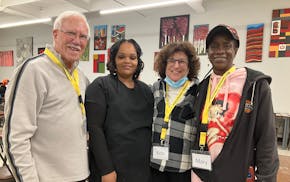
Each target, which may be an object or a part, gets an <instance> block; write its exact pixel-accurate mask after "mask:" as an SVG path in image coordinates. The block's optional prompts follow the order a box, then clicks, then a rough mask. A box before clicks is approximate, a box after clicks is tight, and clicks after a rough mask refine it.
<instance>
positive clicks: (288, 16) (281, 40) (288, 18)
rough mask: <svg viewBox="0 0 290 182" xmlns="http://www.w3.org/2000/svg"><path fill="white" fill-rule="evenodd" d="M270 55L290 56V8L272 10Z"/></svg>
mask: <svg viewBox="0 0 290 182" xmlns="http://www.w3.org/2000/svg"><path fill="white" fill-rule="evenodd" d="M269 57H290V8H287V9H275V10H273V12H272V28H271V40H270V48H269Z"/></svg>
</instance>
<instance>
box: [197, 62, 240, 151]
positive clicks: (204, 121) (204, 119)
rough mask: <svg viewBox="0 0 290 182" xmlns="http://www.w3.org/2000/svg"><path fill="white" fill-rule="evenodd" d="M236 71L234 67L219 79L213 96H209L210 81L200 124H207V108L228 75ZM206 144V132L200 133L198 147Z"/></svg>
mask: <svg viewBox="0 0 290 182" xmlns="http://www.w3.org/2000/svg"><path fill="white" fill-rule="evenodd" d="M235 70H236V67H235V66H232V67H231V68H230V69H229V70H228V71H226V72H225V73H224V74H223V76H222V77H221V79H220V81H219V82H218V84H217V86H216V88H215V89H214V91H213V94H211V81H209V83H208V87H207V94H206V100H205V105H204V109H203V113H202V121H201V123H202V124H208V112H209V108H210V106H211V104H212V102H213V100H214V98H215V97H216V95H217V93H218V92H219V90H220V89H221V88H222V86H223V84H224V82H225V80H226V78H227V77H228V75H229V74H231V73H232V72H234V71H235ZM205 143H206V132H200V138H199V146H205Z"/></svg>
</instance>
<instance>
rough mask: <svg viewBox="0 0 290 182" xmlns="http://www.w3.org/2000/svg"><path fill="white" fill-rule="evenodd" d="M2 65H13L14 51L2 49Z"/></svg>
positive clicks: (0, 53)
mask: <svg viewBox="0 0 290 182" xmlns="http://www.w3.org/2000/svg"><path fill="white" fill-rule="evenodd" d="M0 66H13V51H0Z"/></svg>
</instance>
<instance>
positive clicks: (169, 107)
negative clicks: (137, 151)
mask: <svg viewBox="0 0 290 182" xmlns="http://www.w3.org/2000/svg"><path fill="white" fill-rule="evenodd" d="M189 83H190V81H186V82H185V84H184V85H183V87H182V88H181V90H180V91H179V93H178V95H177V97H176V98H175V100H174V101H173V103H172V104H171V105H169V100H168V96H167V94H166V97H165V116H164V122H165V123H168V122H169V116H170V114H171V112H172V111H173V109H174V107H175V106H176V104H177V103H178V101H179V100H180V99H181V97H182V96H183V95H184V94H185V91H186V88H187V86H188V85H189ZM166 90H168V86H167V85H166ZM166 132H167V128H163V127H162V128H161V134H160V140H165V136H166Z"/></svg>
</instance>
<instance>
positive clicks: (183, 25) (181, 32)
mask: <svg viewBox="0 0 290 182" xmlns="http://www.w3.org/2000/svg"><path fill="white" fill-rule="evenodd" d="M188 31H189V15H179V16H170V17H162V18H161V19H160V36H159V48H162V47H163V46H165V45H167V44H169V43H172V42H179V41H188Z"/></svg>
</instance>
